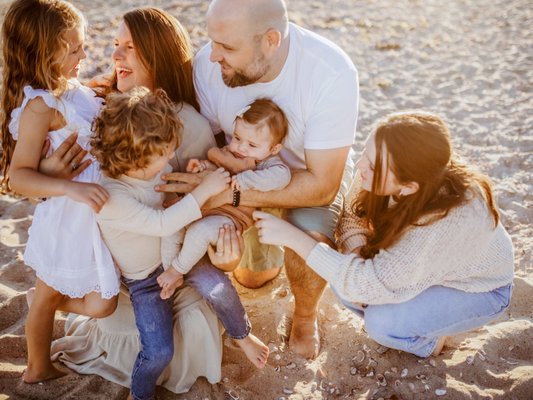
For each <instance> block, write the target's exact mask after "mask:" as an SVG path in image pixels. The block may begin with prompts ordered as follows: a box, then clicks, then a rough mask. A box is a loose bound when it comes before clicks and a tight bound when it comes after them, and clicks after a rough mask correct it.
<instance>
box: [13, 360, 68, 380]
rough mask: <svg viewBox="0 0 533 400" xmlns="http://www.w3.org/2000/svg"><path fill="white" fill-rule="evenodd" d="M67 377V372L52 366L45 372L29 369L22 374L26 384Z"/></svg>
mask: <svg viewBox="0 0 533 400" xmlns="http://www.w3.org/2000/svg"><path fill="white" fill-rule="evenodd" d="M65 375H67V373H66V372H63V371H61V370H59V369H57V368H56V367H54V366H53V365H52V364H50V366H49V367H48V368H47V369H46V370H44V371H31V370H30V368H29V367H28V368H26V369H25V370H24V372H23V373H22V380H23V381H24V382H25V383H39V382H43V381H48V380H50V379H57V378H61V377H62V376H65Z"/></svg>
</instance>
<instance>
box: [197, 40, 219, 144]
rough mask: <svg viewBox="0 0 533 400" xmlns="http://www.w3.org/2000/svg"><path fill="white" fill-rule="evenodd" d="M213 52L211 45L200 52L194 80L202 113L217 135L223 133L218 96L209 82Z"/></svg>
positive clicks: (207, 45) (211, 72)
mask: <svg viewBox="0 0 533 400" xmlns="http://www.w3.org/2000/svg"><path fill="white" fill-rule="evenodd" d="M210 52H211V43H208V44H206V45H205V46H204V47H202V48H201V49H200V51H198V53H197V54H196V57H194V62H193V69H192V71H193V79H194V87H195V89H196V98H197V100H198V103H199V104H200V113H201V114H202V115H203V116H204V117H206V118H207V120H208V121H209V125H210V126H211V130H212V131H213V134H215V135H217V134H218V133H220V132H222V128H221V127H220V123H219V121H218V117H217V112H216V97H215V96H216V94H215V91H214V90H212V88H210V85H209V82H210V78H211V75H212V74H213V68H211V67H212V66H211V64H212V63H211V61H210V60H209V53H210Z"/></svg>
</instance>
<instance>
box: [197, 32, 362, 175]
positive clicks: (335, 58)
mask: <svg viewBox="0 0 533 400" xmlns="http://www.w3.org/2000/svg"><path fill="white" fill-rule="evenodd" d="M289 40H290V42H289V53H288V56H287V60H286V62H285V65H284V66H283V69H282V70H281V72H280V74H279V75H278V76H277V77H276V78H275V79H274V80H273V81H271V82H267V83H254V84H251V85H248V86H241V87H236V88H230V87H228V86H226V85H225V84H224V82H223V80H222V76H221V72H220V65H219V64H218V63H212V62H211V61H210V60H209V55H210V53H211V44H210V43H209V44H207V45H206V46H204V47H203V48H202V49H201V50H200V51H199V52H198V54H197V55H196V57H195V60H194V67H193V71H194V83H195V86H196V92H197V96H198V101H199V103H200V109H201V113H202V114H203V115H204V116H205V117H206V118H207V119H208V120H209V123H210V124H211V128H212V129H213V132H214V133H215V134H217V133H219V132H221V131H222V132H224V133H225V134H226V140H227V142H228V143H229V141H230V139H231V135H232V134H233V129H234V125H233V124H234V120H235V116H236V115H237V113H238V112H239V111H240V110H242V108H243V107H245V106H247V105H248V104H250V103H252V102H253V101H254V100H255V99H257V98H261V97H266V98H270V99H272V100H273V101H274V102H275V103H276V104H278V106H280V107H281V108H282V109H283V111H284V112H285V115H286V116H287V119H288V120H289V134H288V136H287V138H286V139H285V142H284V143H283V150H282V151H281V153H280V156H281V158H282V159H283V161H284V162H285V163H286V164H287V165H288V166H290V167H291V168H305V167H306V164H305V155H304V150H305V149H307V150H321V149H333V148H339V147H345V146H350V145H352V144H353V142H354V139H355V130H356V123H357V112H358V99H359V85H358V78H357V70H356V68H355V66H354V65H353V63H352V61H351V60H350V58H349V57H348V55H346V53H344V52H343V51H342V50H341V49H340V48H339V47H338V46H337V45H335V44H334V43H332V42H330V41H329V40H327V39H325V38H323V37H321V36H319V35H317V34H315V33H313V32H311V31H308V30H306V29H304V28H301V27H299V26H297V25H295V24H292V23H291V24H290V25H289ZM348 160H349V162H351V157H348Z"/></svg>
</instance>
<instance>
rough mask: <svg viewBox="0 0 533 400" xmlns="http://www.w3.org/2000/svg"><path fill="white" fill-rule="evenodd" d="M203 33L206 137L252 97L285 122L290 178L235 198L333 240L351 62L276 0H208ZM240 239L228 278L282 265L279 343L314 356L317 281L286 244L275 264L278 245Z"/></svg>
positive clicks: (247, 281)
mask: <svg viewBox="0 0 533 400" xmlns="http://www.w3.org/2000/svg"><path fill="white" fill-rule="evenodd" d="M207 30H208V34H209V37H210V39H211V42H210V43H209V44H207V45H206V46H205V47H204V48H202V49H201V50H200V51H199V52H198V54H197V56H196V58H195V62H194V79H195V86H196V90H197V95H198V99H199V102H200V108H201V113H202V114H203V115H204V116H205V117H207V119H208V120H209V122H210V124H211V127H212V129H213V131H214V132H215V134H219V133H220V134H225V139H226V141H227V142H229V141H230V139H231V136H232V134H233V128H234V127H233V121H234V120H235V116H236V115H237V114H238V112H239V111H240V110H242V108H243V107H245V106H246V105H248V104H250V103H251V102H252V101H253V100H254V99H256V98H260V97H267V98H271V99H272V100H273V101H275V102H276V103H277V104H278V105H279V106H280V107H281V108H282V109H283V110H284V112H285V113H286V115H287V118H288V120H289V125H290V127H289V134H288V137H287V139H286V140H285V142H284V148H283V150H282V152H281V157H282V158H283V160H284V161H285V162H286V163H287V164H288V165H289V166H290V167H291V169H292V170H293V176H292V180H291V182H290V184H289V185H288V186H287V187H286V188H285V189H283V190H279V191H272V192H256V191H253V190H249V191H244V192H242V193H241V194H240V204H242V205H246V206H252V207H271V208H283V209H287V210H286V213H285V217H286V218H287V220H289V221H290V222H291V223H293V224H295V225H296V226H298V227H300V228H301V229H303V230H304V231H307V232H308V233H309V234H310V235H311V236H313V237H314V238H315V239H317V240H320V241H322V242H326V243H328V244H330V245H331V246H333V245H334V231H335V228H336V225H337V221H338V218H339V214H340V212H341V209H342V203H343V199H344V193H345V192H346V190H347V187H348V185H349V183H350V182H351V176H352V175H353V163H352V161H351V157H348V155H349V153H350V151H351V145H352V144H353V141H354V138H355V129H356V121H357V111H358V79H357V70H356V69H355V67H354V65H353V63H352V62H351V61H350V59H349V58H348V56H347V55H346V54H345V53H344V52H343V51H342V50H341V49H340V48H339V47H337V46H336V45H335V44H333V43H331V42H330V41H328V40H327V39H325V38H323V37H321V36H318V35H316V34H314V33H312V32H310V31H308V30H305V29H303V28H301V27H299V26H297V25H295V24H292V23H289V22H288V18H287V9H286V6H285V3H284V2H283V1H282V0H214V1H213V2H212V3H211V4H210V6H209V9H208V12H207ZM232 172H237V170H234V171H232ZM169 186H170V185H169ZM232 200H233V194H232V192H230V191H226V192H224V193H222V194H221V195H219V196H217V197H216V198H214V199H212V201H211V202H210V205H211V206H218V205H220V204H231V203H232ZM245 242H246V246H245V248H246V249H245V254H244V256H243V258H242V260H241V263H240V265H239V266H238V268H237V269H235V271H234V276H235V278H236V279H237V280H238V281H239V282H240V283H241V284H242V285H244V286H246V287H250V288H256V287H259V286H262V285H263V284H264V283H266V282H268V281H269V280H271V279H273V278H274V277H275V276H277V274H278V273H279V271H280V268H281V266H282V265H283V261H285V266H286V272H287V276H288V279H289V282H290V285H291V289H292V292H293V294H294V297H295V309H294V315H293V322H292V330H291V333H290V340H289V345H290V346H291V348H292V349H293V350H294V351H295V352H297V353H299V354H301V355H303V356H305V357H307V358H314V357H316V356H317V354H318V350H319V336H318V326H317V311H318V302H319V300H320V297H321V295H322V292H323V290H324V287H325V281H324V280H322V278H320V277H319V276H318V275H317V274H315V273H314V272H313V271H312V270H311V269H310V268H309V267H307V266H306V263H305V260H302V259H301V258H299V257H298V256H297V255H296V254H295V253H293V252H292V251H290V250H289V249H285V260H283V255H282V252H281V251H280V250H279V249H276V248H270V247H266V246H262V245H260V244H259V242H258V239H257V237H256V231H255V228H251V229H250V230H249V231H247V232H246V234H245Z"/></svg>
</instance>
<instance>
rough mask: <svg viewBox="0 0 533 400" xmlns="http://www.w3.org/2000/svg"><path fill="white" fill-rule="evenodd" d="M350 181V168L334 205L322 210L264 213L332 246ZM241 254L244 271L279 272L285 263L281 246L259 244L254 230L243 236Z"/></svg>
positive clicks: (268, 210)
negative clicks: (318, 236) (245, 269)
mask: <svg viewBox="0 0 533 400" xmlns="http://www.w3.org/2000/svg"><path fill="white" fill-rule="evenodd" d="M352 180H353V168H350V167H348V166H347V167H346V169H345V170H344V175H343V177H342V181H341V185H340V188H339V191H338V192H337V195H336V196H335V199H334V200H333V202H332V203H331V204H329V205H327V206H322V207H303V208H289V209H283V210H282V209H279V208H267V209H263V211H265V212H269V213H271V214H274V215H276V216H279V217H283V218H285V219H286V220H287V221H289V222H290V223H291V224H293V225H295V226H297V227H298V228H300V229H301V230H303V231H304V232H318V233H321V234H323V235H325V236H327V237H328V238H329V239H330V240H331V241H332V242H333V243H335V231H336V229H337V225H338V223H339V220H340V217H341V214H342V209H343V206H344V198H345V196H346V194H347V193H348V189H349V188H350V185H351V183H352ZM243 237H244V244H245V246H244V254H243V256H242V258H241V262H240V263H239V268H247V269H250V270H251V271H255V272H260V271H265V270H267V269H271V268H280V267H282V266H283V263H284V252H283V248H282V247H280V246H271V245H267V244H261V243H259V238H258V237H257V229H256V228H255V226H252V227H251V228H250V229H248V230H247V231H246V232H244V235H243Z"/></svg>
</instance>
